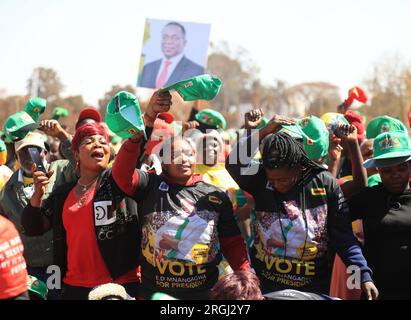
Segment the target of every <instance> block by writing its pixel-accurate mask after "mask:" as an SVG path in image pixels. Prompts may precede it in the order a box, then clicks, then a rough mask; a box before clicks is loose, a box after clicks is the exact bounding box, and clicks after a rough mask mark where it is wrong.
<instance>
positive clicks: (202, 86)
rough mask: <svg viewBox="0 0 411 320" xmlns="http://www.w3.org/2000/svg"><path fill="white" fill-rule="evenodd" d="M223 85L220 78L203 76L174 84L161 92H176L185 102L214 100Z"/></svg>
mask: <svg viewBox="0 0 411 320" xmlns="http://www.w3.org/2000/svg"><path fill="white" fill-rule="evenodd" d="M221 85H222V82H221V80H220V79H219V78H217V77H212V76H210V75H209V74H203V75H201V76H197V77H194V78H191V79H187V80H183V81H179V82H177V83H174V84H172V85H170V86H168V87H165V88H163V89H161V91H170V90H176V91H177V92H178V93H179V94H180V96H181V97H182V98H183V100H184V101H194V100H212V99H214V98H215V96H216V95H217V94H218V92H219V91H220V88H221Z"/></svg>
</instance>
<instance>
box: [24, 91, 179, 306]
mask: <svg viewBox="0 0 411 320" xmlns="http://www.w3.org/2000/svg"><path fill="white" fill-rule="evenodd" d="M159 103H162V104H166V105H171V95H168V96H165V97H164V96H162V97H159V96H158V95H157V94H154V95H153V98H152V99H151V100H150V103H149V106H148V107H147V109H148V110H150V109H151V108H153V106H155V105H156V104H159ZM108 141H109V140H108V135H107V132H106V131H105V130H104V128H103V127H102V126H101V125H100V124H98V123H91V124H85V125H83V126H81V127H79V128H78V129H77V130H76V133H75V135H74V137H73V141H72V149H73V151H74V155H75V157H76V160H77V162H78V168H79V173H80V178H79V179H78V181H77V183H70V184H67V185H63V186H61V187H59V188H57V189H56V190H54V191H53V192H52V193H51V194H50V196H49V197H48V198H47V199H46V200H45V201H44V202H42V197H43V194H44V192H45V186H46V185H47V184H48V182H49V177H50V176H51V175H52V174H53V173H52V172H49V173H47V174H45V173H43V172H41V171H35V170H36V168H35V167H34V168H33V171H35V172H34V183H35V192H34V194H33V197H32V198H31V200H30V203H29V204H28V205H27V207H26V208H25V209H24V212H23V216H22V226H23V229H24V233H25V234H27V235H28V236H36V235H39V234H42V233H44V232H46V231H48V230H50V229H53V234H54V242H53V244H54V263H55V264H56V265H58V266H59V267H60V269H61V278H62V280H63V286H62V287H63V288H62V298H63V299H87V298H88V293H89V292H90V291H91V290H92V289H93V288H94V287H96V286H98V285H101V284H105V283H109V282H116V283H119V284H122V285H123V286H124V287H125V288H126V290H127V292H128V293H129V294H130V295H132V296H136V295H137V290H138V286H139V277H138V276H137V266H138V259H139V257H138V248H139V247H140V239H139V238H138V237H137V236H136V235H137V234H138V229H139V226H138V220H137V215H136V213H135V212H134V214H133V212H131V210H129V209H128V208H129V207H127V206H126V203H125V194H124V193H123V192H122V191H121V190H120V188H119V187H118V186H117V184H116V183H115V181H114V180H113V177H112V174H111V170H110V169H108V163H109V158H110V148H109V145H108Z"/></svg>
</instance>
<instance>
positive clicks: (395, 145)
mask: <svg viewBox="0 0 411 320" xmlns="http://www.w3.org/2000/svg"><path fill="white" fill-rule="evenodd" d="M373 151H374V157H373V158H372V159H368V160H367V161H365V162H364V167H365V168H374V167H380V168H382V167H391V166H396V165H399V164H401V163H404V162H407V161H409V160H410V159H411V149H410V147H409V139H408V134H407V133H405V132H403V131H390V132H383V133H381V134H379V135H378V136H377V137H376V138H375V139H374V146H373Z"/></svg>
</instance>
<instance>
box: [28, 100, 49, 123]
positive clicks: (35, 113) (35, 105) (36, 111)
mask: <svg viewBox="0 0 411 320" xmlns="http://www.w3.org/2000/svg"><path fill="white" fill-rule="evenodd" d="M46 106H47V100H46V99H43V98H39V97H36V98H31V99H30V100H29V101H27V103H26V105H25V106H24V109H23V111H26V112H27V113H28V114H29V115H30V116H31V117H32V118H33V120H34V121H35V122H38V121H39V117H40V115H41V114H42V113H43V112H44V111H45V110H46Z"/></svg>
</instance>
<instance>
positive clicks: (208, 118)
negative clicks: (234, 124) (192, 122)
mask: <svg viewBox="0 0 411 320" xmlns="http://www.w3.org/2000/svg"><path fill="white" fill-rule="evenodd" d="M195 119H196V120H197V121H198V122H201V123H203V124H207V125H209V126H213V127H216V128H217V129H225V128H226V127H227V123H226V121H225V118H224V116H223V115H222V114H221V113H220V112H218V111H215V110H213V109H203V110H201V111H200V112H198V113H197V114H196V115H195Z"/></svg>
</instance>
